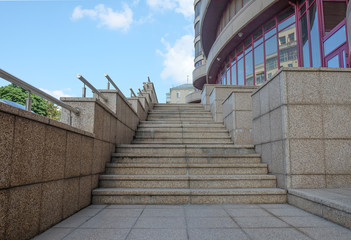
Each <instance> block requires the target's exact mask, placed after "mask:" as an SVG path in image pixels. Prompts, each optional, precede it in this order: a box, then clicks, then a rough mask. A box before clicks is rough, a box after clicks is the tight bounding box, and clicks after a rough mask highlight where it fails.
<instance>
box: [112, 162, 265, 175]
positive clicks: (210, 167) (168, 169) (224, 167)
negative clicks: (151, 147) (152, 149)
mask: <svg viewBox="0 0 351 240" xmlns="http://www.w3.org/2000/svg"><path fill="white" fill-rule="evenodd" d="M187 173H188V174H190V175H198V174H203V175H228V174H236V175H237V174H250V175H253V174H266V173H267V164H262V163H260V164H142V163H139V164H120V163H107V164H106V174H119V175H132V174H135V175H185V174H187Z"/></svg>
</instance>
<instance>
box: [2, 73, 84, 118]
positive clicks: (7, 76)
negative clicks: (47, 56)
mask: <svg viewBox="0 0 351 240" xmlns="http://www.w3.org/2000/svg"><path fill="white" fill-rule="evenodd" d="M0 77H1V78H3V79H5V80H7V81H9V82H12V83H13V84H15V85H17V86H19V87H21V88H23V89H25V90H27V91H28V92H29V93H31V92H32V93H35V94H36V95H38V96H40V97H42V98H45V99H46V100H48V101H50V102H52V103H54V104H56V105H59V106H61V107H63V108H65V109H67V110H69V111H71V112H74V113H75V114H77V115H79V112H80V111H79V109H78V108H73V107H72V106H70V105H68V104H66V103H64V102H62V101H60V100H58V99H57V98H55V97H53V96H51V95H49V94H47V93H46V92H43V91H42V90H40V89H38V88H36V87H34V86H32V85H30V84H28V83H26V82H24V81H22V80H21V79H19V78H17V77H15V76H13V75H11V74H10V73H8V72H5V71H4V70H2V69H0Z"/></svg>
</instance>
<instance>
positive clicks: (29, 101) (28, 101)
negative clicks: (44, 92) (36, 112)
mask: <svg viewBox="0 0 351 240" xmlns="http://www.w3.org/2000/svg"><path fill="white" fill-rule="evenodd" d="M31 94H32V92H31V91H29V90H28V98H27V99H26V110H27V111H28V112H30V111H32V102H33V100H32V98H31Z"/></svg>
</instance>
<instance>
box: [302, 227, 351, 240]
mask: <svg viewBox="0 0 351 240" xmlns="http://www.w3.org/2000/svg"><path fill="white" fill-rule="evenodd" d="M299 230H300V231H302V232H304V233H306V234H307V235H308V236H310V237H312V238H313V239H316V240H350V239H351V230H349V229H347V228H343V227H339V226H337V227H333V228H329V227H328V228H299Z"/></svg>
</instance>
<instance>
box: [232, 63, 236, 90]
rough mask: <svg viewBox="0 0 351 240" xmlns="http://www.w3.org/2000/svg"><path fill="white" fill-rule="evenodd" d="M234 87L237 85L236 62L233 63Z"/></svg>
mask: <svg viewBox="0 0 351 240" xmlns="http://www.w3.org/2000/svg"><path fill="white" fill-rule="evenodd" d="M232 85H236V62H233V63H232Z"/></svg>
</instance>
